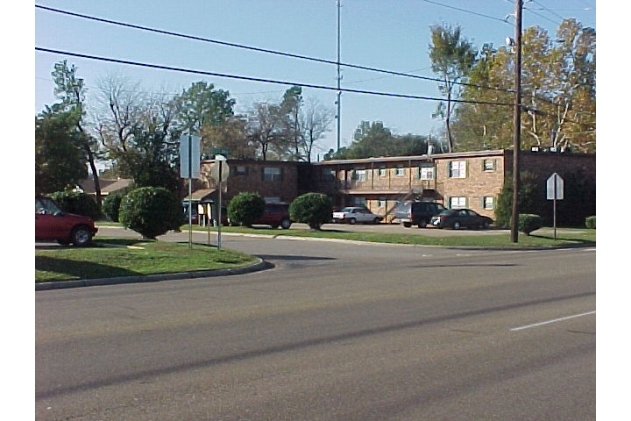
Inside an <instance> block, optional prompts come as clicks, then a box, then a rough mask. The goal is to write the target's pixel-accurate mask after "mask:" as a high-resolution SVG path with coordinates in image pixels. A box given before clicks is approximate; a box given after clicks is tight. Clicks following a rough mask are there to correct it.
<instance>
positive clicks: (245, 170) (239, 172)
mask: <svg viewBox="0 0 631 421" xmlns="http://www.w3.org/2000/svg"><path fill="white" fill-rule="evenodd" d="M235 172H236V174H237V175H247V174H248V167H246V166H245V165H237V169H236V170H235Z"/></svg>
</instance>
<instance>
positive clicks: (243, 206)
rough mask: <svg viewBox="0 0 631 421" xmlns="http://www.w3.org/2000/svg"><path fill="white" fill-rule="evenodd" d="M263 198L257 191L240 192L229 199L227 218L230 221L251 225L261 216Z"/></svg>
mask: <svg viewBox="0 0 631 421" xmlns="http://www.w3.org/2000/svg"><path fill="white" fill-rule="evenodd" d="M263 212H265V199H263V197H261V195H259V194H258V193H250V192H241V193H239V194H237V195H236V196H235V197H233V198H232V200H230V205H229V206H228V219H229V220H230V222H231V223H234V224H241V225H245V226H246V227H250V226H252V223H254V221H256V220H257V219H259V218H260V217H261V216H263Z"/></svg>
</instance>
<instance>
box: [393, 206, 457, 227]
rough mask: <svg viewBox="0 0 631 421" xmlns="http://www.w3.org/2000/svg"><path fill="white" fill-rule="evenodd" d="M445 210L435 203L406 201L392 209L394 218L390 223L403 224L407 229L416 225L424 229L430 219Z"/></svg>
mask: <svg viewBox="0 0 631 421" xmlns="http://www.w3.org/2000/svg"><path fill="white" fill-rule="evenodd" d="M444 210H445V207H444V206H443V205H442V204H440V203H437V202H418V201H412V200H409V201H406V202H403V203H399V204H398V205H397V206H396V208H395V209H394V218H393V219H392V222H394V223H400V224H403V226H404V227H406V228H409V227H411V226H412V225H416V226H418V227H419V228H425V227H426V226H427V225H428V224H429V223H430V221H431V220H432V217H434V216H436V215H438V214H439V213H441V212H442V211H444Z"/></svg>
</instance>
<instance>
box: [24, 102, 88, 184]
mask: <svg viewBox="0 0 631 421" xmlns="http://www.w3.org/2000/svg"><path fill="white" fill-rule="evenodd" d="M83 136H84V135H83V134H82V133H81V132H79V131H78V130H77V113H75V112H72V111H62V112H52V111H51V110H50V109H48V110H47V111H45V112H43V113H41V114H40V115H39V116H37V117H36V118H35V191H36V193H53V192H56V191H63V190H65V189H66V188H68V187H69V186H72V187H74V186H76V185H77V184H79V181H80V180H82V179H85V178H86V177H87V175H88V168H87V166H86V156H85V154H84V153H83V149H82V148H81V145H82V144H83V142H84V140H83V139H82V137H83Z"/></svg>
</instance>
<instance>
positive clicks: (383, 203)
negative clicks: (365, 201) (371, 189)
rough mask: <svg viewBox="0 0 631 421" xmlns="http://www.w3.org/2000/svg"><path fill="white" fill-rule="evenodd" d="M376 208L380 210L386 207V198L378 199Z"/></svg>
mask: <svg viewBox="0 0 631 421" xmlns="http://www.w3.org/2000/svg"><path fill="white" fill-rule="evenodd" d="M377 206H378V207H380V208H385V207H386V198H385V197H380V198H379V199H378V200H377Z"/></svg>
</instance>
